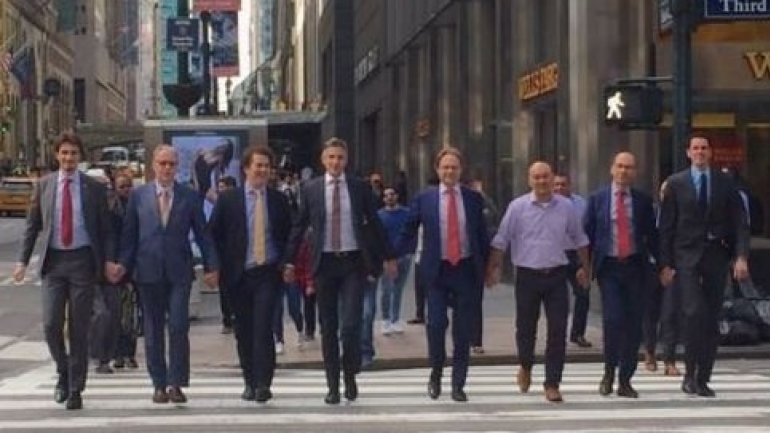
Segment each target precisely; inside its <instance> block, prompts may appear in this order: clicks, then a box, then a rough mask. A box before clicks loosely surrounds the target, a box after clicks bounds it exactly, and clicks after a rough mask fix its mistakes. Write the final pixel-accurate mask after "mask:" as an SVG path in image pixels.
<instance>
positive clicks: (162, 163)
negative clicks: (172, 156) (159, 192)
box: [155, 161, 176, 167]
mask: <svg viewBox="0 0 770 433" xmlns="http://www.w3.org/2000/svg"><path fill="white" fill-rule="evenodd" d="M155 163H156V164H158V165H159V166H161V167H176V162H174V161H155Z"/></svg>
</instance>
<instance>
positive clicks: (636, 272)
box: [583, 152, 658, 398]
mask: <svg viewBox="0 0 770 433" xmlns="http://www.w3.org/2000/svg"><path fill="white" fill-rule="evenodd" d="M610 174H611V175H612V183H611V184H610V185H609V186H606V187H603V188H601V189H599V190H598V191H596V192H594V193H593V194H592V195H591V197H589V199H588V204H587V206H586V212H585V214H584V216H583V225H584V228H585V232H586V235H587V236H588V239H589V241H590V251H591V257H592V259H593V273H594V275H595V276H596V279H597V280H598V282H599V290H600V291H601V296H602V316H603V319H604V320H603V327H604V376H603V377H602V380H601V382H600V384H599V394H601V395H605V396H606V395H609V394H610V393H612V391H613V386H614V382H615V372H616V370H619V371H618V373H619V380H618V391H617V392H618V396H620V397H627V398H637V397H638V396H639V394H638V393H637V392H636V390H635V389H634V388H633V387H632V386H631V378H632V377H633V375H634V372H635V371H636V364H637V358H638V356H639V345H640V344H641V338H642V317H643V315H644V304H645V298H646V294H645V292H646V288H647V287H646V285H645V282H646V278H645V277H646V274H647V272H648V269H649V263H648V259H649V257H650V255H652V256H653V257H654V256H656V255H657V250H658V235H657V230H656V228H655V212H654V211H653V207H652V198H651V197H650V196H649V195H647V194H645V193H643V192H641V191H639V190H637V189H635V188H632V187H631V185H632V184H633V181H634V179H635V178H636V158H635V157H634V155H633V154H631V153H629V152H620V153H618V154H617V155H615V158H614V160H613V162H612V167H611V169H610Z"/></svg>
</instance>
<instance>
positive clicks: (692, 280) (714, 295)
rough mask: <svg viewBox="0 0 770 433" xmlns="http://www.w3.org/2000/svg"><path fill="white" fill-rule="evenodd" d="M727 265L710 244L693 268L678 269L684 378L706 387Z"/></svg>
mask: <svg viewBox="0 0 770 433" xmlns="http://www.w3.org/2000/svg"><path fill="white" fill-rule="evenodd" d="M729 265H730V256H729V254H728V251H727V250H726V249H725V248H724V247H722V246H721V245H720V244H719V243H717V242H709V243H708V246H707V247H706V249H705V251H704V252H703V256H702V257H701V260H700V262H699V263H698V264H697V266H696V267H695V268H678V269H677V270H676V276H677V282H678V283H679V287H680V289H681V291H682V313H683V320H684V323H683V325H684V326H683V331H684V344H685V355H684V360H685V367H686V375H687V377H689V378H692V379H695V380H696V381H697V382H698V383H708V382H709V381H710V380H711V371H712V369H713V368H714V358H715V357H716V353H717V347H718V345H719V312H720V310H721V308H722V299H723V296H724V288H725V284H726V281H727V272H728V269H729Z"/></svg>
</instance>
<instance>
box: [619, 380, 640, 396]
mask: <svg viewBox="0 0 770 433" xmlns="http://www.w3.org/2000/svg"><path fill="white" fill-rule="evenodd" d="M618 397H626V398H639V393H638V392H636V390H635V389H634V388H633V387H632V386H631V384H630V383H623V382H621V383H620V385H618Z"/></svg>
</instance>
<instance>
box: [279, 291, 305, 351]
mask: <svg viewBox="0 0 770 433" xmlns="http://www.w3.org/2000/svg"><path fill="white" fill-rule="evenodd" d="M284 296H285V297H286V304H287V305H288V307H289V316H291V320H292V321H293V322H294V326H296V328H297V333H299V334H301V333H302V325H303V323H304V322H303V321H302V305H301V303H302V293H301V289H300V288H299V286H298V285H296V284H284V285H283V290H282V291H281V294H280V295H279V296H276V297H275V309H274V310H273V335H274V336H275V341H276V343H278V342H280V343H283V298H284Z"/></svg>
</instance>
